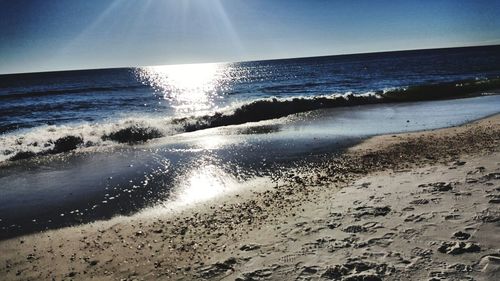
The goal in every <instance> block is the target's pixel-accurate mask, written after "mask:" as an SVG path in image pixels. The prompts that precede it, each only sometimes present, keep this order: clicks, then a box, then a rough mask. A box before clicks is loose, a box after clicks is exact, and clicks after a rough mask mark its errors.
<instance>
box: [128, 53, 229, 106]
mask: <svg viewBox="0 0 500 281" xmlns="http://www.w3.org/2000/svg"><path fill="white" fill-rule="evenodd" d="M230 71H231V68H230V67H229V66H228V65H226V64H218V63H204V64H184V65H165V66H149V67H142V68H139V69H138V71H137V75H138V78H139V79H140V80H141V81H142V82H143V83H144V84H147V85H150V86H151V87H153V88H154V89H155V91H156V92H157V93H158V94H159V95H160V96H161V97H162V98H163V99H164V100H166V101H169V102H170V103H171V105H172V107H173V108H175V109H176V110H177V111H179V112H183V113H186V112H187V113H191V112H203V111H208V110H210V109H214V107H215V106H216V103H215V100H216V99H218V98H221V97H222V95H223V93H224V91H225V90H226V89H227V87H228V82H229V81H230V80H231V75H230Z"/></svg>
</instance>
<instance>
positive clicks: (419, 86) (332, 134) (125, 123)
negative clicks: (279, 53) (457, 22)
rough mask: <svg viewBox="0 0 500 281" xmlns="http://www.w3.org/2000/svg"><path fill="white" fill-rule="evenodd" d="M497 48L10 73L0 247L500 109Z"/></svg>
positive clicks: (1, 100) (2, 113)
mask: <svg viewBox="0 0 500 281" xmlns="http://www.w3.org/2000/svg"><path fill="white" fill-rule="evenodd" d="M499 90H500V46H498V45H497V46H481V47H464V48H448V49H432V50H414V51H398V52H384V53H369V54H353V55H339V56H323V57H310V58H293V59H279V60H266V61H248V62H235V63H207V64H186V65H164V66H163V65H161V66H146V67H134V68H113V69H92V70H74V71H58V72H43V73H23V74H7V75H0V239H6V238H10V237H14V236H16V235H21V234H26V233H33V232H37V231H42V230H45V229H51V228H59V227H64V226H69V225H76V224H80V223H86V222H91V221H94V220H100V219H109V218H112V217H114V216H117V215H133V214H136V213H137V212H141V211H143V210H145V209H148V208H158V206H160V207H161V208H165V211H167V210H171V207H172V206H189V205H193V204H198V203H199V202H202V201H204V200H208V199H210V198H214V197H217V196H224V194H227V193H230V192H232V191H234V190H236V189H238V188H251V186H255V185H259V184H264V183H261V182H260V180H262V179H265V178H273V174H275V173H276V171H277V170H283V169H287V168H288V167H293V166H294V165H295V166H297V165H299V164H298V163H301V161H307V160H308V159H312V158H314V157H315V156H317V155H325V154H326V155H329V154H332V155H333V154H336V153H340V152H341V151H342V150H343V149H345V148H346V147H349V146H350V145H353V144H355V143H358V142H360V141H362V140H363V139H366V138H367V137H370V136H373V135H378V134H393V133H401V132H409V131H418V130H426V129H435V128H442V127H450V126H456V125H460V124H463V123H466V122H470V121H472V120H476V119H480V118H484V117H486V116H489V115H492V114H497V113H499V112H500V95H498V94H499V93H500V91H499Z"/></svg>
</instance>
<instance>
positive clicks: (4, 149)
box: [0, 78, 500, 162]
mask: <svg viewBox="0 0 500 281" xmlns="http://www.w3.org/2000/svg"><path fill="white" fill-rule="evenodd" d="M497 89H500V78H494V79H482V80H463V81H458V82H451V83H439V84H428V85H419V86H412V87H407V88H398V89H391V90H385V91H378V92H369V93H365V94H353V93H347V94H342V95H338V94H335V95H329V96H315V97H298V98H292V99H278V98H270V99H262V100H256V101H252V102H249V103H246V104H242V105H239V106H237V107H235V108H233V109H231V110H226V111H222V112H215V113H213V114H209V115H203V116H191V117H184V118H174V119H165V118H158V117H150V118H129V119H124V120H118V121H114V122H108V123H95V124H91V123H82V124H69V125H57V126H49V125H45V126H40V127H35V128H32V129H25V130H19V131H16V132H11V133H7V134H4V135H1V136H0V162H2V161H6V160H10V161H15V160H20V159H26V158H31V157H33V156H38V155H48V154H57V153H62V152H67V151H71V150H75V149H78V148H83V147H93V146H108V145H113V144H117V143H122V144H135V143H141V142H145V141H148V140H151V139H156V138H161V137H166V136H171V135H175V134H178V133H183V132H192V131H197V130H203V129H208V128H214V127H221V126H228V125H238V124H243V123H248V122H258V121H263V120H269V119H275V118H281V117H285V116H287V115H290V114H295V113H300V112H306V111H311V110H317V109H323V108H334V107H346V106H357V105H366V104H378V103H395V102H408V101H430V100H441V99H452V98H463V97H471V96H479V95H484V94H492V93H491V92H488V91H493V90H497Z"/></svg>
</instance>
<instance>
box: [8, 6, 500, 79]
mask: <svg viewBox="0 0 500 281" xmlns="http://www.w3.org/2000/svg"><path fill="white" fill-rule="evenodd" d="M498 11H500V1H484V0H470V1H461V0H428V1H425V0H420V1H405V0H400V1H377V0H373V1H368V0H366V1H363V0H359V1H350V0H345V1H341V0H339V1H334V0H330V1H328V0H307V1H305V0H304V1H295V0H81V1H79V0H0V73H2V74H5V73H21V72H39V71H53V70H69V69H88V68H108V67H126V66H145V65H163V64H183V63H203V62H226V61H243V60H262V59H274V58H289V57H307V56H320V55H336V54H349V53H364V52H377V51H389V50H405V49H423V48H440V47H458V46H473V45H493V44H500V17H498Z"/></svg>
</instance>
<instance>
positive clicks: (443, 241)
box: [0, 115, 500, 280]
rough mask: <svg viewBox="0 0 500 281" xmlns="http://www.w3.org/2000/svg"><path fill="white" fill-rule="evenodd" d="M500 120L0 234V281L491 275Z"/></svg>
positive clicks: (498, 220) (495, 266)
mask: <svg viewBox="0 0 500 281" xmlns="http://www.w3.org/2000/svg"><path fill="white" fill-rule="evenodd" d="M499 153H500V115H496V116H493V117H490V118H486V119H483V120H480V121H477V122H474V123H470V124H467V125H463V126H460V127H455V128H448V129H440V130H433V131H426V132H418V133H409V134H408V133H406V134H399V135H386V136H380V137H374V138H371V139H369V140H367V141H365V142H363V143H362V144H360V145H358V146H356V147H353V148H351V149H350V150H349V151H348V152H346V153H345V154H343V155H340V156H336V157H333V156H331V155H327V156H324V157H323V158H321V159H319V161H314V162H309V163H303V165H300V166H299V167H297V168H296V169H291V170H285V171H281V172H280V176H279V177H278V178H277V179H276V182H274V183H272V184H271V183H269V184H267V185H266V184H262V185H260V186H256V187H255V188H251V189H247V190H244V191H241V192H238V193H235V194H232V195H228V196H225V197H223V198H218V199H214V200H212V201H209V202H206V203H203V204H199V205H197V206H196V207H195V208H189V209H185V210H182V211H178V212H167V211H164V212H161V211H157V210H156V211H153V210H151V211H149V212H148V211H145V212H142V213H140V214H137V215H135V216H132V217H117V218H115V219H112V220H110V221H104V222H96V223H93V224H87V225H81V226H77V227H72V228H64V229H60V230H52V231H47V232H43V233H41V234H35V235H29V236H23V237H18V238H13V239H9V240H5V241H1V242H0V252H1V253H2V254H1V256H0V276H1V277H2V278H1V279H2V280H52V279H53V278H54V279H55V280H61V279H66V280H70V279H74V280H86V279H92V278H93V279H95V280H178V279H181V280H198V279H200V280H204V279H208V280H235V279H236V280H329V279H330V280H401V279H407V280H443V279H447V280H469V279H472V278H473V279H476V280H496V279H498V278H499V276H500V242H499V241H500V231H499V227H500V205H499V204H500V186H499V183H500V182H499V180H500V154H499Z"/></svg>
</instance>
